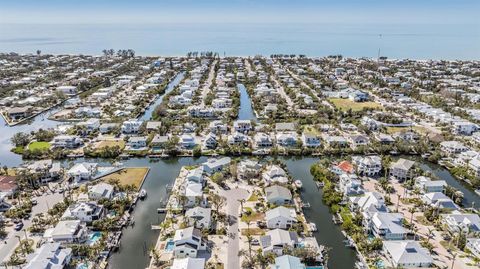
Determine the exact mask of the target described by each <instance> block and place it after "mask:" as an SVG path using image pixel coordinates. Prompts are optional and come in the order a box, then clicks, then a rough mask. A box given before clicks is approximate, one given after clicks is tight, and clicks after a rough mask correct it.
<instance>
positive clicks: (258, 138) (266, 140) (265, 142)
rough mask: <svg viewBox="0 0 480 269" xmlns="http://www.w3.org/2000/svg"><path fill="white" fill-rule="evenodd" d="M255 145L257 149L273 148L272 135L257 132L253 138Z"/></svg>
mask: <svg viewBox="0 0 480 269" xmlns="http://www.w3.org/2000/svg"><path fill="white" fill-rule="evenodd" d="M253 141H254V142H253V144H254V146H255V147H257V148H267V147H271V146H273V141H272V138H271V137H270V135H268V134H266V133H262V132H257V133H256V134H255V135H254V136H253Z"/></svg>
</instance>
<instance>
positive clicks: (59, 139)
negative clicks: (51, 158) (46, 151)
mask: <svg viewBox="0 0 480 269" xmlns="http://www.w3.org/2000/svg"><path fill="white" fill-rule="evenodd" d="M50 144H51V145H52V147H54V148H68V149H73V148H77V147H79V146H81V145H83V141H82V139H80V137H78V136H76V135H58V136H55V137H54V138H53V140H52V141H51V142H50Z"/></svg>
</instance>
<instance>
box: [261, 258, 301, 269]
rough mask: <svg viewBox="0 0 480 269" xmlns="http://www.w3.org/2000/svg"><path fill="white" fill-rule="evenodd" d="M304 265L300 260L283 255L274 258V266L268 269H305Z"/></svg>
mask: <svg viewBox="0 0 480 269" xmlns="http://www.w3.org/2000/svg"><path fill="white" fill-rule="evenodd" d="M305 268H307V267H305V264H303V263H302V261H301V260H300V258H297V257H295V256H290V255H283V256H280V257H276V258H275V264H273V265H272V266H270V268H269V269H305Z"/></svg>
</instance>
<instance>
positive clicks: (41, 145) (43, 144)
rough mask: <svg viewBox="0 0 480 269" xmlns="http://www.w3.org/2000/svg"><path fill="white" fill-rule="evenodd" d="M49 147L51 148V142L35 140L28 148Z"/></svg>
mask: <svg viewBox="0 0 480 269" xmlns="http://www.w3.org/2000/svg"><path fill="white" fill-rule="evenodd" d="M49 148H50V143H48V142H39V141H34V142H32V143H30V144H28V149H29V150H47V149H49Z"/></svg>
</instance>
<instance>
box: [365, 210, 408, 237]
mask: <svg viewBox="0 0 480 269" xmlns="http://www.w3.org/2000/svg"><path fill="white" fill-rule="evenodd" d="M402 221H403V214H401V213H387V212H377V213H374V214H373V216H372V218H371V220H370V221H369V222H367V229H368V230H370V232H371V233H372V234H373V235H374V236H376V237H379V238H382V239H385V240H403V239H404V238H405V237H406V235H407V234H408V230H407V229H406V228H404V227H403V225H402Z"/></svg>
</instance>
